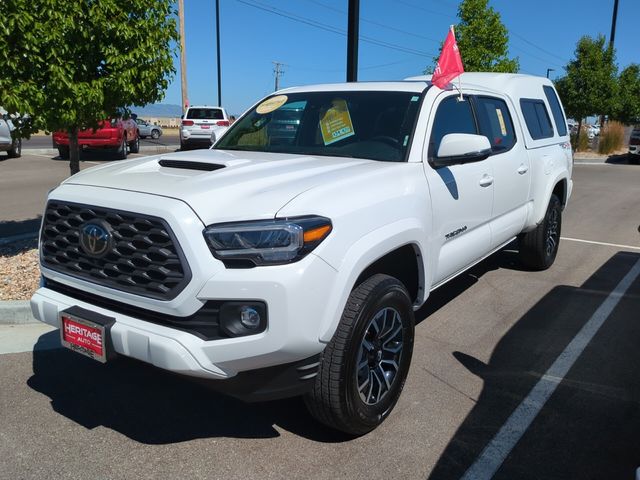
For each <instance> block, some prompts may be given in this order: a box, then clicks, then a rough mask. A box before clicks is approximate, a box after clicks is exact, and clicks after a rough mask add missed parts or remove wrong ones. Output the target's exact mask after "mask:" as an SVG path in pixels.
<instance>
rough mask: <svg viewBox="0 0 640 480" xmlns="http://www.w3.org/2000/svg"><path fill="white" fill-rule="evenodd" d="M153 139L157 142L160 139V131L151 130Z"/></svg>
mask: <svg viewBox="0 0 640 480" xmlns="http://www.w3.org/2000/svg"><path fill="white" fill-rule="evenodd" d="M151 138H153V139H154V140H157V139H159V138H160V130H158V129H156V128H154V129H153V130H151Z"/></svg>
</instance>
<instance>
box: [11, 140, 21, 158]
mask: <svg viewBox="0 0 640 480" xmlns="http://www.w3.org/2000/svg"><path fill="white" fill-rule="evenodd" d="M7 154H8V155H9V158H19V157H20V155H22V139H21V138H14V139H13V141H12V142H11V148H10V149H9V150H8V151H7Z"/></svg>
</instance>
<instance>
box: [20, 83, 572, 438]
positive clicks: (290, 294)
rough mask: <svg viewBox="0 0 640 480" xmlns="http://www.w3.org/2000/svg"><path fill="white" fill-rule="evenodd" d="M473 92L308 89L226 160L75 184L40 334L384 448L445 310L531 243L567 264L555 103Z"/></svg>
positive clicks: (393, 87)
mask: <svg viewBox="0 0 640 480" xmlns="http://www.w3.org/2000/svg"><path fill="white" fill-rule="evenodd" d="M456 83H457V81H456ZM461 84H462V91H463V93H464V97H463V99H462V101H461V99H460V96H459V94H458V93H457V92H456V91H452V90H451V89H449V90H441V89H439V88H437V87H434V86H432V85H431V82H430V77H416V78H413V79H408V80H406V81H398V82H375V83H348V84H337V85H318V86H311V87H302V88H290V89H287V90H282V91H280V92H277V93H276V94H274V95H273V96H270V97H268V98H266V99H264V100H261V101H260V102H258V103H257V104H256V105H255V106H254V107H253V108H251V109H250V110H249V111H248V112H247V113H246V114H245V115H244V116H243V117H242V118H241V119H240V120H238V121H237V122H235V123H234V124H233V125H232V126H231V128H230V129H229V131H228V132H227V133H226V134H225V135H224V136H223V137H222V138H221V139H220V140H218V142H217V143H216V144H215V145H214V147H213V148H212V149H211V150H201V151H197V152H188V153H171V154H163V155H157V156H153V157H147V158H140V159H135V160H131V161H128V162H119V163H111V164H108V165H103V166H100V167H96V168H94V169H89V170H84V171H82V172H81V173H79V174H77V175H75V176H73V177H71V178H69V179H68V180H67V181H65V182H64V183H63V184H62V185H61V186H60V187H58V188H56V189H55V190H53V191H52V192H51V193H50V194H49V198H48V201H47V205H46V210H45V214H44V216H43V218H44V220H43V225H42V231H41V236H40V252H41V253H40V255H41V257H40V258H41V269H42V275H43V286H42V287H41V288H40V289H38V290H37V292H36V293H35V295H34V296H33V298H32V301H31V304H32V308H33V312H34V315H35V316H36V317H37V318H39V319H40V320H42V321H44V322H47V323H49V324H51V325H54V326H57V327H60V328H61V338H62V341H63V344H64V345H66V346H67V347H69V348H71V349H74V350H75V351H77V352H79V353H82V354H84V355H88V356H90V357H92V358H94V359H96V360H100V361H103V362H107V361H108V360H109V359H110V358H111V357H112V356H114V355H126V356H129V357H133V358H136V359H139V360H142V361H144V362H148V363H150V364H153V365H155V366H157V367H160V368H163V369H167V370H171V371H173V372H178V373H182V374H185V375H192V376H196V377H202V378H206V379H211V380H212V382H211V383H212V384H214V385H216V386H217V387H218V388H219V389H220V390H222V391H224V392H227V393H230V394H232V395H236V396H238V397H240V398H253V399H271V398H278V397H284V396H290V395H300V394H303V395H305V399H306V402H307V405H308V407H309V410H310V412H311V413H312V414H313V415H314V416H315V417H316V418H318V419H319V420H320V421H322V422H324V423H326V424H327V425H330V426H332V427H334V428H337V429H340V430H343V431H345V432H349V433H351V434H363V433H365V432H368V431H370V430H372V429H373V428H375V427H376V426H377V425H378V424H380V423H381V422H382V421H383V420H384V419H385V418H386V417H387V415H389V413H390V412H391V411H392V409H393V407H394V405H395V404H396V401H397V400H398V397H399V395H400V392H401V391H402V388H403V385H404V382H405V378H406V376H407V373H408V371H409V365H410V362H411V354H412V349H413V340H414V312H415V311H416V310H417V309H418V308H420V306H422V305H423V304H424V303H425V302H427V301H428V298H429V292H431V291H432V290H433V289H435V288H437V287H439V286H441V285H443V284H445V283H446V282H447V281H448V280H450V279H451V278H453V277H455V276H456V275H458V274H460V273H461V272H463V271H464V270H465V269H467V268H469V267H470V266H472V265H474V264H475V263H477V262H479V261H481V260H482V259H483V258H485V257H487V256H488V255H490V254H491V253H493V252H495V251H497V250H499V249H501V248H502V247H504V246H505V245H507V244H509V243H510V242H512V241H513V240H514V239H516V238H517V239H519V248H520V252H521V256H522V261H523V263H524V264H525V265H526V266H527V267H529V268H531V269H535V270H540V269H545V268H548V267H549V266H551V264H552V263H553V261H554V259H555V257H556V253H557V251H558V244H559V241H560V227H561V219H562V211H563V209H564V207H565V205H566V203H567V200H568V199H569V197H570V195H571V190H572V180H571V172H572V164H573V158H572V151H571V147H570V144H569V136H568V132H567V123H566V120H565V117H564V113H563V110H562V106H561V104H560V101H559V100H558V97H557V95H556V92H555V90H554V88H553V84H552V83H551V82H550V81H549V80H547V79H545V78H538V77H531V76H525V75H510V74H489V73H484V74H483V73H465V74H463V75H462V78H461ZM279 109H285V110H288V111H296V112H297V118H298V119H299V122H298V123H296V128H295V131H294V132H293V133H292V134H291V135H287V136H283V135H282V134H281V132H280V131H279V129H274V128H271V122H273V121H274V119H276V120H277V119H278V118H279V116H278V115H275V113H276V112H278V111H279ZM516 293H517V292H516ZM85 381H87V382H91V379H85Z"/></svg>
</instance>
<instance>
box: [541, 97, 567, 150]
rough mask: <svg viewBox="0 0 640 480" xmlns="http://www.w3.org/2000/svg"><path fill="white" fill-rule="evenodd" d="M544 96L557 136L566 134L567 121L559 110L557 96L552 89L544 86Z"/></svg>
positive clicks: (560, 109)
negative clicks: (554, 123)
mask: <svg viewBox="0 0 640 480" xmlns="http://www.w3.org/2000/svg"><path fill="white" fill-rule="evenodd" d="M543 88H544V94H545V95H546V96H547V101H548V102H549V106H550V107H551V114H552V115H553V120H554V121H555V122H556V129H557V130H558V135H560V136H561V137H563V136H565V135H566V134H567V120H566V119H565V118H564V115H563V114H562V108H560V101H559V100H558V96H557V95H556V92H555V91H554V90H553V88H551V87H549V86H548V85H545V86H544V87H543Z"/></svg>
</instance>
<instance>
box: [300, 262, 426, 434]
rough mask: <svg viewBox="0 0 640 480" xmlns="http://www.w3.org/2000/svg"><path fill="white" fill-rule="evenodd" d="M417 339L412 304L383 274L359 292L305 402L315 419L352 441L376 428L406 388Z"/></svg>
mask: <svg viewBox="0 0 640 480" xmlns="http://www.w3.org/2000/svg"><path fill="white" fill-rule="evenodd" d="M381 332H382V333H381ZM413 335H414V317H413V309H412V307H411V300H410V298H409V294H408V293H407V290H406V289H405V287H404V286H403V285H402V284H401V283H400V282H399V281H398V280H396V279H395V278H393V277H390V276H388V275H381V274H377V275H374V276H372V277H370V278H369V279H368V280H366V281H365V282H364V283H362V284H361V285H359V286H358V287H356V288H355V289H354V290H353V291H352V292H351V295H350V296H349V299H348V301H347V305H346V306H345V309H344V312H343V313H342V317H341V319H340V323H339V324H338V328H337V330H336V332H335V333H334V335H333V338H332V339H331V341H330V342H329V344H328V345H327V346H326V348H325V350H324V352H323V353H322V355H321V358H320V365H319V367H318V375H317V376H316V379H315V383H314V385H313V389H312V390H311V392H309V393H308V394H307V395H306V396H305V403H306V405H307V409H308V410H309V413H311V415H312V416H313V417H314V418H316V419H317V420H318V421H320V422H322V423H324V424H325V425H327V426H329V427H331V428H334V429H336V430H340V431H342V432H345V433H348V434H350V435H363V434H365V433H367V432H370V431H371V430H373V429H374V428H376V427H377V426H378V425H380V424H381V423H382V422H383V421H384V420H385V418H387V416H389V414H390V413H391V411H392V410H393V407H394V406H395V404H396V402H397V401H398V398H399V397H400V393H401V392H402V388H403V387H404V382H405V380H406V378H407V373H408V372H409V365H410V363H411V354H412V352H413ZM391 362H395V364H394V363H391ZM358 367H360V368H358ZM389 377H390V378H391V381H390V382H389V381H388V378H389ZM368 386H369V387H368Z"/></svg>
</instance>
